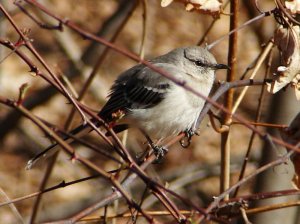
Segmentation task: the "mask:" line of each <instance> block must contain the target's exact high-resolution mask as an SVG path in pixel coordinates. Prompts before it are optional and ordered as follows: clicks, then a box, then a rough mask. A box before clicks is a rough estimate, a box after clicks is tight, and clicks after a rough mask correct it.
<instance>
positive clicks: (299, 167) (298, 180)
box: [280, 112, 300, 189]
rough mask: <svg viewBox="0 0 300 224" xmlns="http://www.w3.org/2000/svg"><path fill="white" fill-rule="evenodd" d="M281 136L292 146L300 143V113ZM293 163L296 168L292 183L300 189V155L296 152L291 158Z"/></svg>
mask: <svg viewBox="0 0 300 224" xmlns="http://www.w3.org/2000/svg"><path fill="white" fill-rule="evenodd" d="M280 134H281V137H282V139H283V140H284V141H285V142H287V143H289V144H291V145H296V144H298V143H299V142H300V112H299V113H298V114H297V116H296V117H295V118H294V120H293V121H292V122H291V124H290V125H289V127H288V128H285V129H284V130H282V131H281V132H280ZM287 150H289V149H287ZM291 161H292V162H293V164H294V168H295V175H294V177H293V180H292V181H293V184H294V185H295V187H296V188H297V189H300V153H298V152H296V153H295V154H294V155H293V157H292V158H291Z"/></svg>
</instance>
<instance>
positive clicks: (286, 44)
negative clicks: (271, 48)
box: [267, 26, 300, 99]
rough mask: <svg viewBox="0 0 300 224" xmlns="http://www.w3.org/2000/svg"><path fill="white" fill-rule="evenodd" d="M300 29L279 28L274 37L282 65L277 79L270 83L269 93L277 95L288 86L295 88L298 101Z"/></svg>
mask: <svg viewBox="0 0 300 224" xmlns="http://www.w3.org/2000/svg"><path fill="white" fill-rule="evenodd" d="M299 32H300V28H299V26H293V27H292V28H291V29H288V28H284V27H282V26H281V27H279V28H278V29H277V31H276V33H275V35H274V43H275V44H276V45H277V47H278V49H279V51H280V55H281V61H282V64H281V65H280V66H279V67H278V68H277V74H276V75H277V77H276V79H275V81H274V82H272V83H268V84H267V85H268V91H269V92H271V93H276V92H278V91H279V90H280V89H282V88H283V87H285V86H286V85H288V84H291V86H292V87H293V88H295V91H296V96H297V99H300V96H299V95H300V93H299V74H300V48H299V47H300V35H299Z"/></svg>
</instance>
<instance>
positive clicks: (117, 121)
mask: <svg viewBox="0 0 300 224" xmlns="http://www.w3.org/2000/svg"><path fill="white" fill-rule="evenodd" d="M148 62H149V63H151V64H152V65H153V66H155V67H156V68H158V69H160V70H163V71H165V72H167V73H168V74H170V75H172V76H173V77H175V78H176V79H177V80H180V81H183V82H184V83H185V84H187V85H189V86H190V87H192V88H193V89H195V90H198V91H200V92H201V93H202V95H203V96H205V97H207V96H208V95H209V93H210V91H211V89H212V87H213V83H214V80H215V73H216V70H218V69H228V66H227V65H225V64H218V63H217V61H216V59H215V57H214V56H213V55H212V54H211V53H210V52H209V50H208V49H206V48H203V47H200V46H188V47H180V48H176V49H174V50H172V51H170V52H168V53H166V54H164V55H161V56H158V57H156V58H154V59H151V60H149V61H148ZM204 104H205V99H203V98H200V97H199V96H196V95H195V94H193V93H192V92H189V91H187V90H186V89H184V88H182V86H179V85H177V84H175V83H174V82H173V81H171V80H169V79H167V78H166V77H164V76H162V75H161V74H160V73H158V72H157V71H154V70H153V69H151V68H150V67H148V66H146V65H144V64H137V65H135V66H133V67H132V68H130V69H128V70H126V71H125V72H123V73H121V74H120V75H119V76H118V77H117V79H116V80H115V81H114V83H113V85H112V87H111V89H110V93H109V95H108V101H107V102H106V104H105V105H104V106H103V107H102V109H101V110H100V112H99V113H98V116H99V117H100V118H101V119H102V120H104V121H105V122H106V123H108V124H110V125H111V127H112V128H113V129H114V130H115V131H116V132H119V131H123V130H125V129H127V128H128V127H135V128H138V129H140V130H141V131H142V133H144V134H145V136H146V137H147V139H148V140H149V141H150V143H151V145H152V146H153V147H154V148H155V149H157V154H158V157H160V156H161V154H164V153H165V152H164V150H165V149H163V148H159V147H157V146H155V145H154V144H153V141H152V139H164V138H166V137H169V136H175V135H178V134H179V133H182V132H186V133H193V131H195V129H196V127H195V125H196V121H197V118H198V116H199V114H200V112H201V110H202V108H203V107H204ZM87 126H88V125H87V124H85V125H81V126H79V127H77V128H75V129H74V130H73V131H71V132H70V133H71V134H72V135H79V134H80V132H82V130H84V129H88V128H87ZM97 126H99V124H97ZM90 130H91V128H90ZM90 130H89V131H90ZM89 131H88V132H89ZM66 138H67V137H66ZM53 148H56V144H54V145H51V146H50V147H48V148H47V149H45V150H44V151H42V152H41V153H39V154H38V155H37V156H35V157H34V158H33V159H31V160H30V161H28V164H27V168H31V167H32V165H33V164H34V163H35V162H36V161H37V160H38V159H39V158H40V157H42V156H45V155H46V152H48V151H50V150H51V149H53Z"/></svg>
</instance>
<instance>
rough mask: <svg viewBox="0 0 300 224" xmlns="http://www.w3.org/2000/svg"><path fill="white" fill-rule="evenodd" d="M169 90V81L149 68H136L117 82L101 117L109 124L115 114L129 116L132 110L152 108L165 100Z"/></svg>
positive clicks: (101, 112) (100, 114) (100, 113)
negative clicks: (119, 113)
mask: <svg viewBox="0 0 300 224" xmlns="http://www.w3.org/2000/svg"><path fill="white" fill-rule="evenodd" d="M150 76H151V77H150ZM150 78H151V79H150ZM169 88H170V85H169V84H168V82H167V80H166V79H164V78H162V77H161V76H160V75H159V74H157V73H155V72H152V71H151V70H150V69H149V68H147V67H144V66H136V67H134V68H133V69H130V70H128V71H126V72H125V73H124V74H123V75H121V76H120V77H119V78H118V79H117V80H116V81H115V83H114V85H113V86H112V88H111V93H110V95H109V100H108V102H107V103H106V104H105V105H104V107H103V108H102V110H101V111H100V112H99V116H100V117H101V118H102V119H104V120H105V121H108V122H109V121H112V120H113V117H112V114H114V113H118V112H121V113H124V114H127V113H128V112H130V110H131V109H145V108H151V107H153V106H155V105H156V104H158V103H159V102H160V101H162V100H163V99H164V97H165V94H166V93H167V91H168V90H169Z"/></svg>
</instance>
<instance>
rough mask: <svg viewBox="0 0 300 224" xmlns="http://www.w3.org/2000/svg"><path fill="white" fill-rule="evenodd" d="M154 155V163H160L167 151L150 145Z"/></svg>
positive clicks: (164, 148) (162, 147)
mask: <svg viewBox="0 0 300 224" xmlns="http://www.w3.org/2000/svg"><path fill="white" fill-rule="evenodd" d="M152 148H153V152H154V155H155V156H156V160H155V161H154V163H160V162H161V161H162V160H163V158H164V157H165V155H166V154H167V153H168V149H167V148H166V147H164V146H158V145H152Z"/></svg>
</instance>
